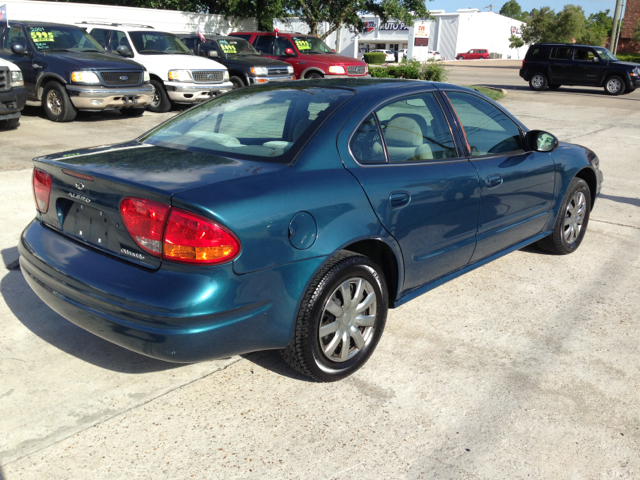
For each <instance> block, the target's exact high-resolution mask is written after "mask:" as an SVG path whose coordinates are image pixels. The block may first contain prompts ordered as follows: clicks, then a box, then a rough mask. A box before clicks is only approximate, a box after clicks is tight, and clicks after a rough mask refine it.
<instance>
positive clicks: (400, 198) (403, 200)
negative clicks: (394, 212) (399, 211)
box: [389, 192, 411, 208]
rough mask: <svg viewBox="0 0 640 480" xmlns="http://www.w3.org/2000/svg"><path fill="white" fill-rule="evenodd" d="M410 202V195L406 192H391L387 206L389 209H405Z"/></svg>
mask: <svg viewBox="0 0 640 480" xmlns="http://www.w3.org/2000/svg"><path fill="white" fill-rule="evenodd" d="M410 201H411V195H409V194H408V193H407V192H391V194H390V195H389V204H390V205H391V208H400V207H406V206H407V205H409V202H410Z"/></svg>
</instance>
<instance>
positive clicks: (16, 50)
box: [11, 43, 25, 55]
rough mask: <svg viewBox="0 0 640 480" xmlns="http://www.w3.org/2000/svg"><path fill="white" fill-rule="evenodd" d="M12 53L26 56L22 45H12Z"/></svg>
mask: <svg viewBox="0 0 640 480" xmlns="http://www.w3.org/2000/svg"><path fill="white" fill-rule="evenodd" d="M11 51H12V52H13V53H15V54H16V55H24V54H25V49H24V45H22V44H20V43H14V44H13V45H11Z"/></svg>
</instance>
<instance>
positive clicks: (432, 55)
mask: <svg viewBox="0 0 640 480" xmlns="http://www.w3.org/2000/svg"><path fill="white" fill-rule="evenodd" d="M427 55H428V56H429V60H442V56H441V55H440V52H432V51H431V50H429V51H428V52H427Z"/></svg>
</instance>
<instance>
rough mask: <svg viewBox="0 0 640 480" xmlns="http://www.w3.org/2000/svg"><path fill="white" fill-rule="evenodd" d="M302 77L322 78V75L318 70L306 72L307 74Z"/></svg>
mask: <svg viewBox="0 0 640 480" xmlns="http://www.w3.org/2000/svg"><path fill="white" fill-rule="evenodd" d="M304 78H309V79H312V78H322V75H320V74H319V73H318V72H311V73H307V76H306V77H304Z"/></svg>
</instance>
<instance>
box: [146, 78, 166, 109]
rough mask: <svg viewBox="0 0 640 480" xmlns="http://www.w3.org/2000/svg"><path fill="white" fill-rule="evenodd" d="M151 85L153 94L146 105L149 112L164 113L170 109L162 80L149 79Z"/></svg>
mask: <svg viewBox="0 0 640 480" xmlns="http://www.w3.org/2000/svg"><path fill="white" fill-rule="evenodd" d="M150 83H151V85H153V88H154V90H155V92H154V94H153V102H151V103H150V104H149V106H148V107H147V108H148V109H149V111H150V112H154V113H165V112H168V111H169V110H171V100H169V96H168V95H167V91H166V90H165V89H164V85H163V84H162V82H160V81H158V80H151V82H150Z"/></svg>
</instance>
